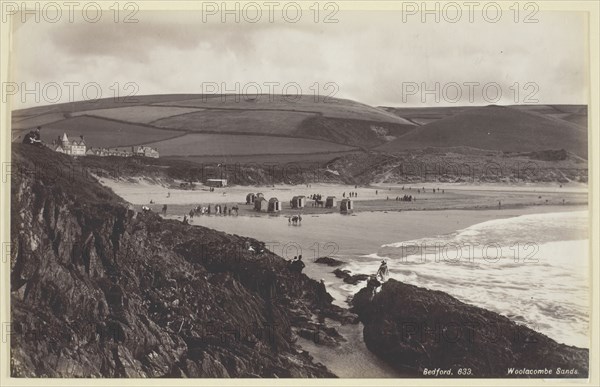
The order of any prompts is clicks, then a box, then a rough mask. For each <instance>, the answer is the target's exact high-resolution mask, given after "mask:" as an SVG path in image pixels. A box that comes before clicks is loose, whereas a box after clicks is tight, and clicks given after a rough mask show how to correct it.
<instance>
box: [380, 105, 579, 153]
mask: <svg viewBox="0 0 600 387" xmlns="http://www.w3.org/2000/svg"><path fill="white" fill-rule="evenodd" d="M531 110H533V109H531V108H529V111H528V109H523V108H516V107H503V106H484V107H472V108H467V109H463V110H460V111H458V112H457V113H456V114H454V115H448V116H446V117H442V118H438V119H435V120H433V121H431V122H429V123H427V124H425V125H422V126H420V127H418V128H417V129H415V130H413V131H410V132H408V133H406V134H405V135H402V136H400V137H398V138H397V139H396V140H394V141H392V142H389V143H387V144H384V145H382V146H379V147H377V148H376V149H377V150H380V151H385V152H391V153H393V152H398V151H401V150H406V149H416V148H425V147H454V146H469V147H473V148H479V149H489V150H498V151H510V152H525V151H540V150H547V149H565V150H567V151H570V152H572V153H574V154H576V155H579V156H581V157H587V129H586V128H584V127H581V126H579V125H577V124H575V123H573V122H569V121H568V120H564V119H560V118H558V117H553V116H549V115H547V114H544V113H543V112H538V113H535V112H532V111H531Z"/></svg>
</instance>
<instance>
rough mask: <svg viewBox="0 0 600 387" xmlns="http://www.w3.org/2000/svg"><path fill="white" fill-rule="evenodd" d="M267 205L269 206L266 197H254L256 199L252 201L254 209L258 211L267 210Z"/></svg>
mask: <svg viewBox="0 0 600 387" xmlns="http://www.w3.org/2000/svg"><path fill="white" fill-rule="evenodd" d="M268 207H269V202H267V199H265V198H263V197H259V198H256V200H255V201H254V210H255V211H259V212H263V211H267V210H268Z"/></svg>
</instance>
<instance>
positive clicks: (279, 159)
mask: <svg viewBox="0 0 600 387" xmlns="http://www.w3.org/2000/svg"><path fill="white" fill-rule="evenodd" d="M355 153H362V152H357V151H354V150H351V151H344V152H326V153H288V154H261V155H204V156H188V157H181V156H172V157H169V159H173V160H181V161H190V162H194V163H198V164H214V163H223V164H229V165H231V164H239V165H251V164H257V163H258V164H263V165H265V166H270V165H286V164H294V165H299V166H302V165H309V166H314V163H319V164H326V163H327V162H328V161H331V160H332V159H335V158H337V157H344V156H348V155H353V154H355ZM267 168H268V167H267Z"/></svg>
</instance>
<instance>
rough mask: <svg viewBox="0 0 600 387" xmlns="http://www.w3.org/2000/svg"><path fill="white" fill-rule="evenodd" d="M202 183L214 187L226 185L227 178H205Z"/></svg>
mask: <svg viewBox="0 0 600 387" xmlns="http://www.w3.org/2000/svg"><path fill="white" fill-rule="evenodd" d="M204 184H205V185H207V186H209V187H216V188H222V187H227V179H206V182H205V183H204Z"/></svg>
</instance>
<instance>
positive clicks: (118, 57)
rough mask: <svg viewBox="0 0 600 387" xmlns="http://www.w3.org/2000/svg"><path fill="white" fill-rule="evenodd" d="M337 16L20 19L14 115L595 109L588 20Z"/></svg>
mask: <svg viewBox="0 0 600 387" xmlns="http://www.w3.org/2000/svg"><path fill="white" fill-rule="evenodd" d="M215 4H216V3H215ZM325 14H326V12H324V11H322V12H321V13H320V14H319V19H320V20H319V22H317V23H315V20H314V16H315V15H314V12H312V13H310V12H306V11H305V12H304V13H303V14H302V17H300V18H299V19H300V20H299V21H297V22H295V23H292V22H291V21H290V20H291V18H288V20H286V19H285V18H283V17H282V14H281V13H279V12H277V11H275V12H274V18H273V19H274V22H270V21H269V20H268V17H267V16H265V15H264V14H263V15H262V17H261V20H260V21H259V22H257V23H251V22H249V20H250V19H252V18H254V17H255V16H256V15H257V14H252V13H246V14H243V13H241V14H240V22H239V23H235V22H234V20H233V18H231V17H230V16H226V17H227V18H228V19H226V22H225V23H222V22H221V20H220V17H221V16H223V15H222V14H220V13H217V14H216V15H208V14H207V13H205V14H203V13H202V12H200V11H198V12H174V11H165V12H158V11H139V12H137V13H136V14H135V15H134V18H135V19H136V20H137V22H135V23H124V22H123V21H122V20H120V22H118V23H115V22H114V20H113V17H114V15H113V14H108V13H106V14H102V15H101V19H100V20H99V21H98V22H95V23H91V22H87V21H85V20H83V19H82V18H81V17H79V13H75V15H76V16H75V21H74V22H71V21H70V20H69V19H68V17H66V16H65V15H64V14H63V15H62V17H60V18H59V20H58V22H55V23H51V22H49V21H48V20H45V19H44V17H42V18H41V19H40V20H35V18H34V17H32V16H30V17H29V18H27V19H26V20H25V22H22V20H19V19H20V18H19V14H17V15H16V17H15V19H13V23H14V25H13V35H12V47H11V75H10V77H11V80H12V82H14V83H12V84H11V85H10V86H9V87H11V89H10V90H9V91H10V93H9V94H13V96H12V102H11V106H12V108H13V109H19V108H25V107H30V106H36V105H46V104H49V103H57V102H68V101H70V100H85V99H94V98H96V97H99V96H102V97H113V96H114V95H119V96H126V95H128V94H130V93H131V94H135V95H146V94H170V93H202V92H205V93H218V92H223V93H226V92H229V93H231V92H233V93H238V94H245V95H252V94H255V93H256V92H257V91H260V92H262V93H275V94H280V93H283V92H286V93H287V94H297V93H300V92H301V93H303V94H311V95H315V94H316V95H318V96H321V97H326V96H333V97H339V98H348V99H353V100H356V101H359V102H363V103H366V104H369V105H373V106H398V107H403V106H452V105H489V104H491V103H496V104H522V103H541V104H544V103H546V104H551V103H555V104H559V103H560V104H563V103H564V104H586V103H587V93H588V86H587V84H588V79H587V72H588V69H587V65H586V58H587V42H586V33H587V25H586V22H587V19H586V15H585V14H583V13H575V12H569V13H565V12H563V13H559V12H547V11H545V12H542V11H540V12H538V13H537V14H536V15H535V20H537V22H534V23H524V22H523V20H522V19H523V18H524V16H525V14H524V13H523V12H521V14H520V15H519V19H521V20H519V22H515V20H514V17H515V15H514V14H513V13H506V12H505V13H503V14H502V17H501V18H500V19H499V20H498V21H497V22H494V23H492V22H490V21H487V20H485V19H484V17H483V14H482V12H477V11H476V12H474V13H473V15H472V16H473V20H472V21H470V20H469V17H467V15H464V14H463V15H462V16H460V17H459V19H458V22H455V23H452V22H449V20H450V19H451V18H456V17H457V15H456V14H451V13H449V14H446V15H443V14H442V15H441V16H440V20H439V22H436V21H435V20H434V17H433V16H428V18H427V19H426V20H425V22H423V21H422V20H421V16H420V15H418V14H417V15H408V14H404V15H403V14H402V13H401V12H400V11H398V12H396V11H394V12H375V11H366V12H365V11H363V12H356V11H339V12H337V13H335V15H334V16H333V21H336V22H333V23H324V22H323V20H322V19H323V18H324V16H325ZM46 16H48V15H46ZM123 16H124V14H123V13H121V14H120V15H119V18H121V19H122V18H123ZM244 16H247V18H245V17H244ZM403 16H404V20H403ZM444 16H446V17H447V18H445V17H444ZM203 18H205V20H203ZM72 82H74V83H72ZM36 83H38V86H37V88H36ZM236 85H237V86H236ZM26 89H27V90H34V91H33V92H31V93H29V94H27V93H25V90H26ZM36 99H37V101H36Z"/></svg>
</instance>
